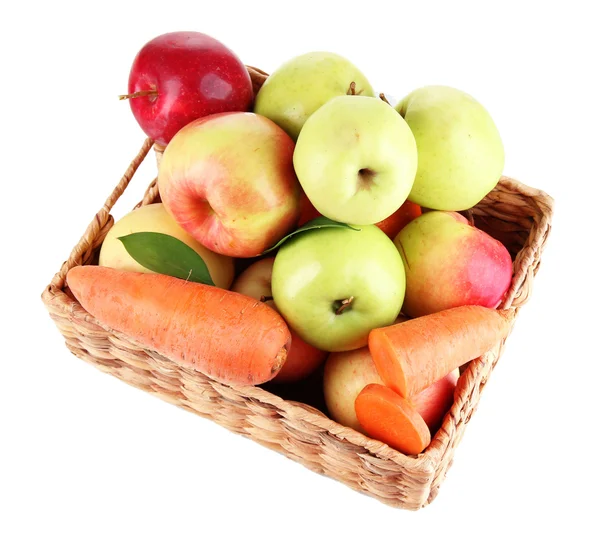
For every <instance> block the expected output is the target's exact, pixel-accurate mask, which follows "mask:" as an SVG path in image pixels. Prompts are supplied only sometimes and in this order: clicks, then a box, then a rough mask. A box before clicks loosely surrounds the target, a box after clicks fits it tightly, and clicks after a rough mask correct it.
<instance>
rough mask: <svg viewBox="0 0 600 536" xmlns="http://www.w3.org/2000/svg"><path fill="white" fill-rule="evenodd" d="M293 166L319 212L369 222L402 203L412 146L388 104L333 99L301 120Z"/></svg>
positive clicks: (410, 177)
mask: <svg viewBox="0 0 600 536" xmlns="http://www.w3.org/2000/svg"><path fill="white" fill-rule="evenodd" d="M294 169H295V170H296V175H297V176H298V180H299V181H300V184H301V185H302V188H303V189H304V192H305V193H306V195H307V196H308V198H309V199H310V201H311V203H312V204H313V205H314V207H315V208H316V209H317V210H318V211H319V212H320V213H321V214H323V215H324V216H327V217H328V218H331V219H332V220H337V221H341V222H345V223H350V224H357V225H369V224H373V223H377V222H380V221H382V220H384V219H385V218H387V217H388V216H390V215H391V214H393V213H394V212H395V211H396V210H398V208H399V207H400V205H402V203H404V201H406V198H407V197H408V194H409V192H410V190H411V188H412V186H413V182H414V180H415V174H416V172H417V144H416V143H415V138H414V136H413V135H412V132H411V131H410V128H409V127H408V125H407V124H406V122H405V121H404V119H402V117H401V116H400V115H399V114H398V113H396V111H395V110H394V108H392V107H391V106H390V105H389V104H386V103H385V102H383V101H382V100H379V99H373V98H370V97H360V96H342V97H335V98H334V99H332V100H330V101H329V102H328V103H327V104H324V105H323V106H322V107H321V108H319V110H317V111H316V112H315V113H314V114H313V115H312V116H310V117H309V119H308V120H307V121H306V123H305V125H304V127H303V129H302V132H300V136H299V137H298V141H297V143H296V148H295V150H294Z"/></svg>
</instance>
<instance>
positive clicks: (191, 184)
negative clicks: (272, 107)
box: [158, 112, 301, 257]
mask: <svg viewBox="0 0 600 536" xmlns="http://www.w3.org/2000/svg"><path fill="white" fill-rule="evenodd" d="M293 153H294V142H293V141H292V139H291V138H290V137H289V136H288V135H287V134H286V133H285V132H284V131H283V130H282V129H281V128H280V127H278V126H277V125H276V124H275V123H273V122H272V121H271V120H270V119H267V118H266V117H262V116H259V115H256V114H253V113H244V112H232V113H223V114H216V115H211V116H207V117H203V118H201V119H198V120H196V121H193V122H191V123H189V124H188V125H186V126H185V127H183V128H182V129H181V130H180V131H179V132H178V133H177V134H176V135H175V136H174V137H173V139H172V140H171V142H170V143H169V145H167V148H166V149H165V152H164V155H163V158H162V162H161V164H160V170H159V174H158V189H159V192H160V195H161V199H162V202H163V203H164V205H165V208H166V209H167V210H168V211H169V213H170V214H171V216H173V218H174V220H175V221H176V222H177V223H178V224H179V225H180V226H181V227H183V228H184V229H185V230H186V231H187V232H188V233H189V234H190V235H191V236H193V237H194V238H195V239H196V240H197V241H198V242H200V243H201V244H202V245H204V246H205V247H207V248H209V249H211V250H213V251H216V252H217V253H221V254H223V255H228V256H230V257H254V256H256V255H259V254H260V253H262V252H263V251H264V250H265V249H267V248H269V247H270V246H272V245H273V244H274V243H275V242H277V241H278V240H279V239H280V238H282V237H283V236H284V235H285V234H287V232H288V231H290V230H291V229H292V228H294V226H295V225H296V223H297V221H298V218H299V217H300V193H301V190H300V185H299V183H298V179H297V178H296V174H295V173H294V168H293V164H292V155H293Z"/></svg>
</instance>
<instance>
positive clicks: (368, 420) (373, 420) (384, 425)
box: [354, 383, 431, 454]
mask: <svg viewBox="0 0 600 536" xmlns="http://www.w3.org/2000/svg"><path fill="white" fill-rule="evenodd" d="M354 409H355V411H356V416H357V417H358V422H359V423H360V425H361V426H362V427H363V428H364V430H365V431H366V432H367V435H368V436H369V437H372V438H373V439H378V440H379V441H383V442H384V443H387V444H388V445H389V446H390V447H392V448H394V449H396V450H398V451H400V452H403V453H404V454H419V453H420V452H423V450H424V449H425V448H426V447H427V445H429V443H430V442H431V434H430V432H429V427H428V426H427V423H426V422H425V421H424V420H423V417H421V415H419V412H418V411H417V410H416V409H415V407H414V406H413V405H412V404H411V403H410V402H408V401H407V400H405V399H404V398H402V397H401V396H400V395H398V394H396V393H394V391H392V390H391V389H389V388H388V387H386V386H385V385H380V384H377V383H371V384H369V385H367V386H366V387H365V388H364V389H363V390H362V391H361V392H360V393H359V394H358V396H357V397H356V401H355V402H354Z"/></svg>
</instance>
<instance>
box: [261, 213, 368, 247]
mask: <svg viewBox="0 0 600 536" xmlns="http://www.w3.org/2000/svg"><path fill="white" fill-rule="evenodd" d="M324 227H341V228H344V229H352V230H353V231H360V229H356V228H355V227H352V226H350V225H348V224H347V223H342V222H339V221H334V220H330V219H329V218H327V217H325V216H319V217H317V218H315V219H314V220H310V221H309V222H306V223H305V224H304V225H303V226H302V227H298V229H296V230H295V231H292V232H291V233H290V234H289V235H286V236H284V237H283V238H282V239H281V240H280V241H279V242H277V244H275V245H274V246H272V247H270V248H269V249H266V250H265V251H263V253H269V252H271V251H273V250H274V249H277V248H278V247H279V246H281V244H283V243H284V242H285V241H286V240H288V239H289V238H291V237H292V236H294V235H296V234H298V233H302V232H304V231H312V230H313V229H323V228H324Z"/></svg>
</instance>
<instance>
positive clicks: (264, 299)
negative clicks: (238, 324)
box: [260, 296, 273, 303]
mask: <svg viewBox="0 0 600 536" xmlns="http://www.w3.org/2000/svg"><path fill="white" fill-rule="evenodd" d="M272 299H273V296H261V297H260V301H261V302H263V303H265V302H268V301H271V300H272Z"/></svg>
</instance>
